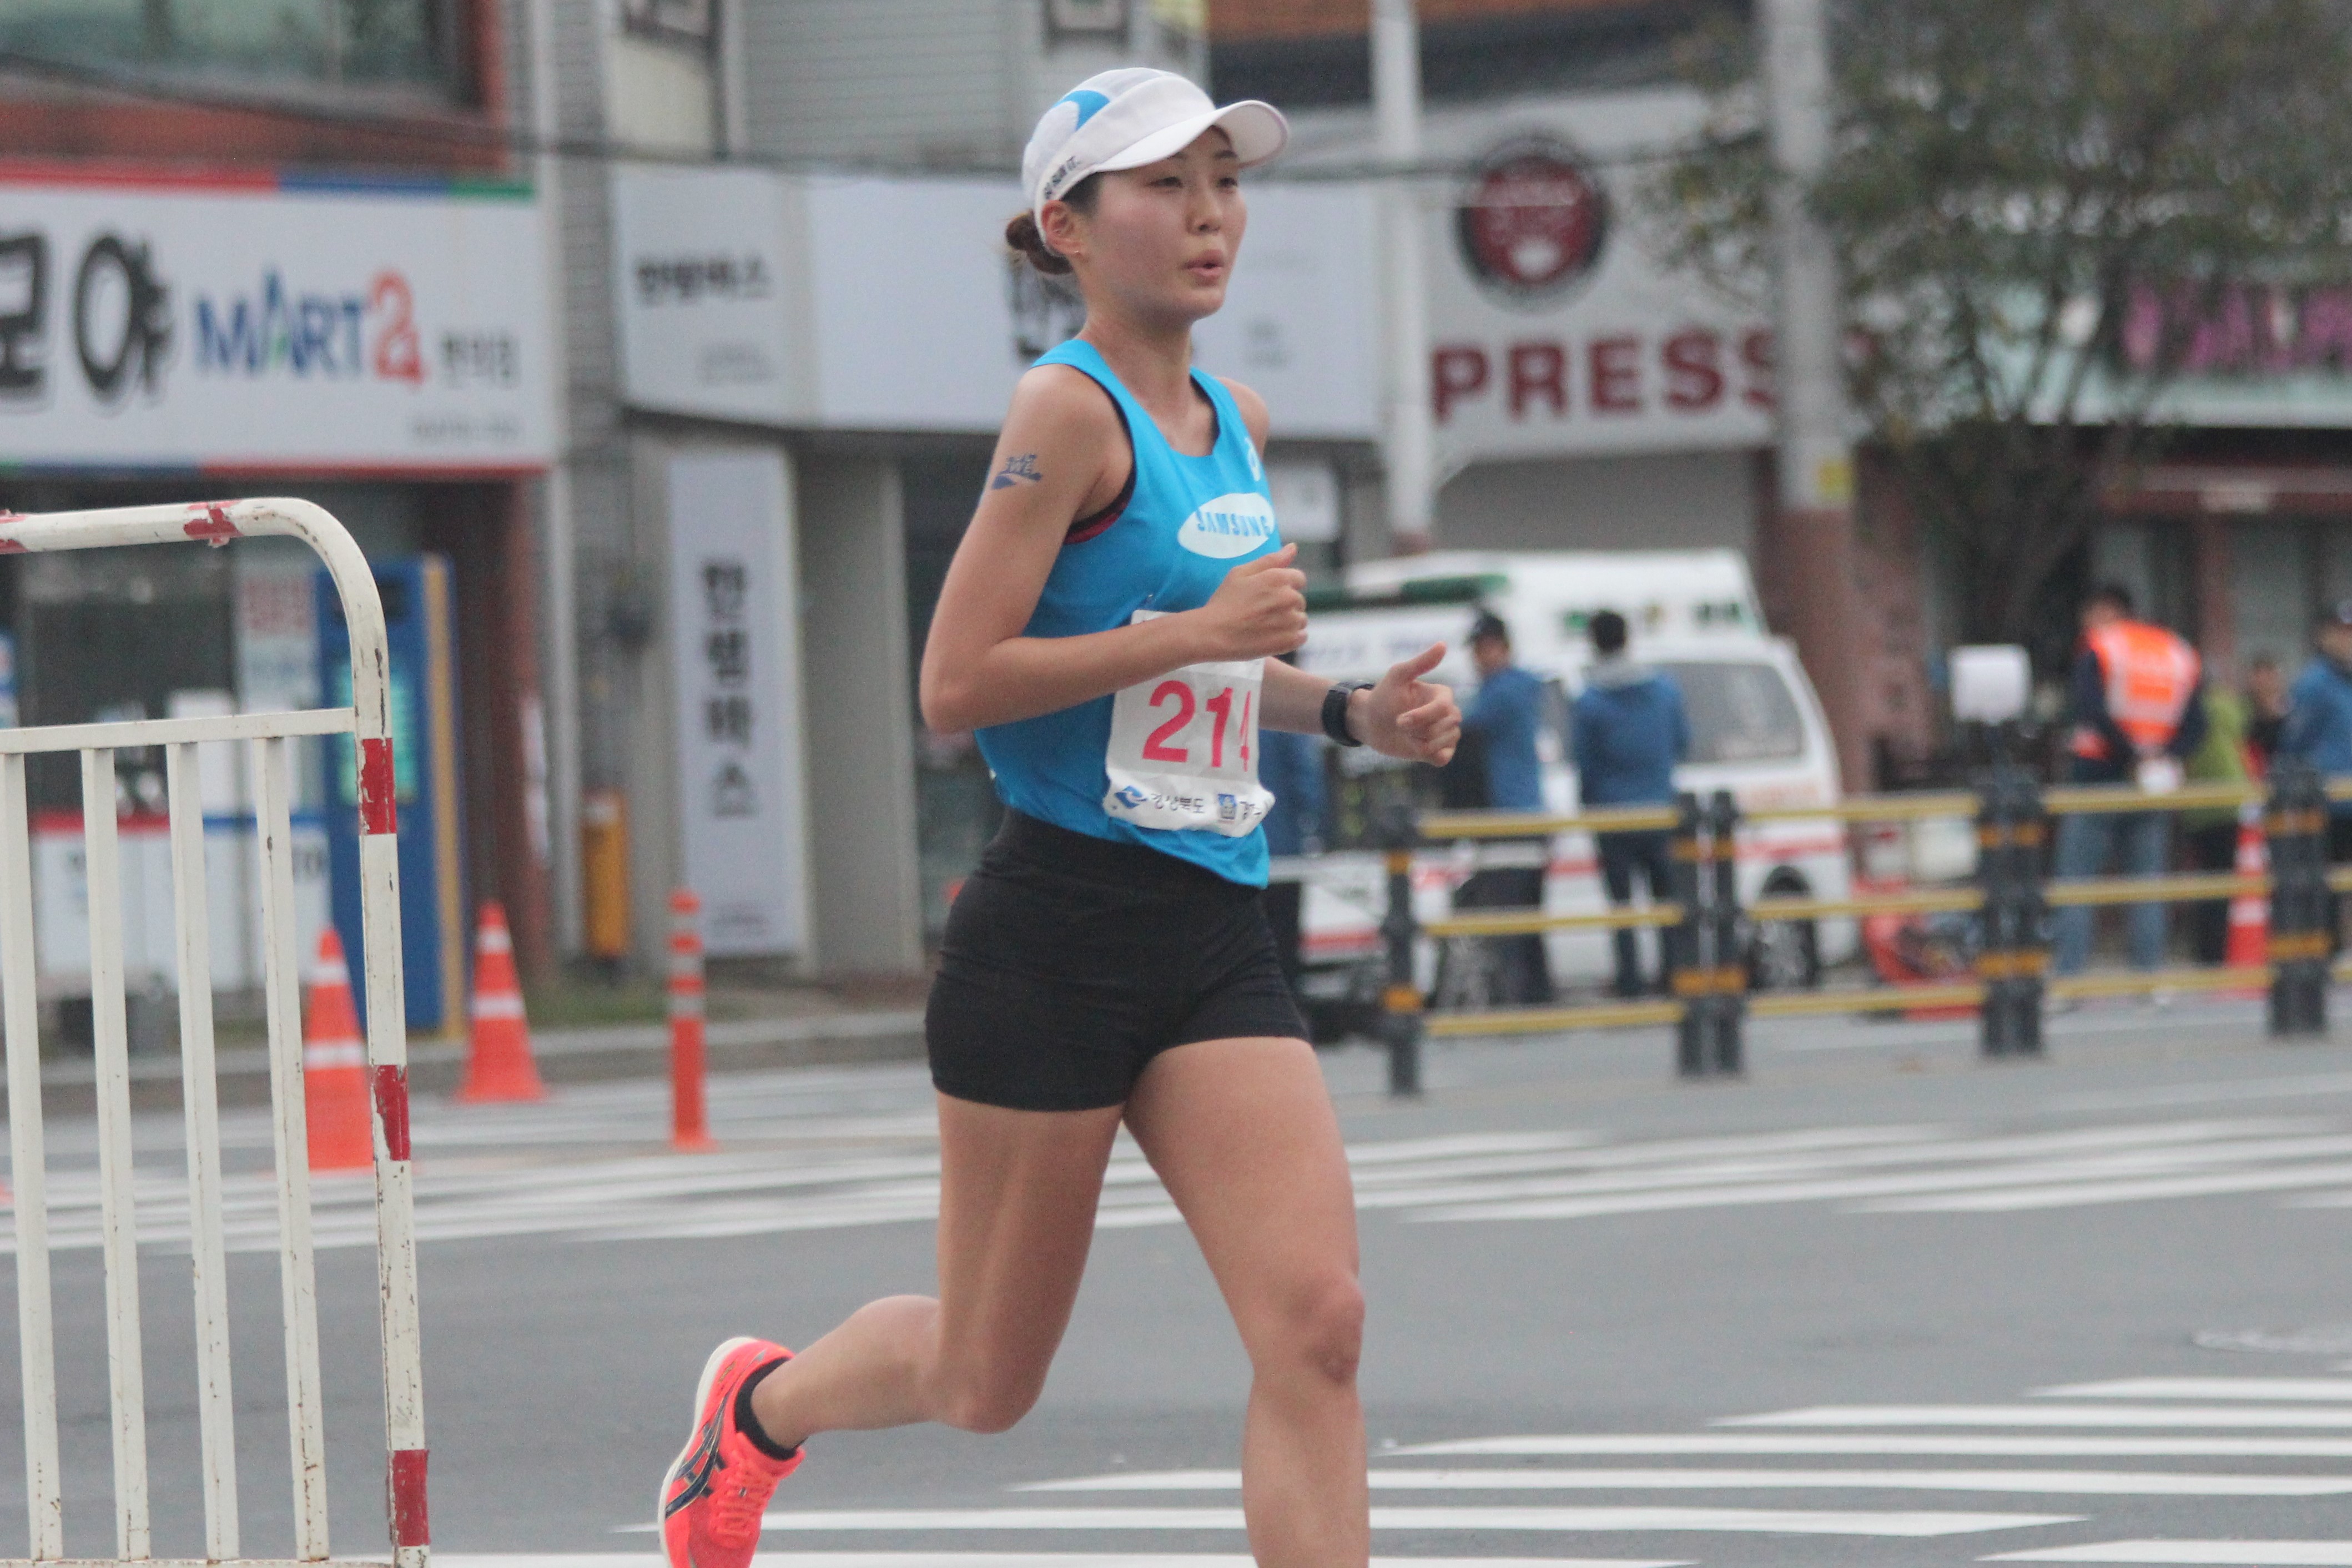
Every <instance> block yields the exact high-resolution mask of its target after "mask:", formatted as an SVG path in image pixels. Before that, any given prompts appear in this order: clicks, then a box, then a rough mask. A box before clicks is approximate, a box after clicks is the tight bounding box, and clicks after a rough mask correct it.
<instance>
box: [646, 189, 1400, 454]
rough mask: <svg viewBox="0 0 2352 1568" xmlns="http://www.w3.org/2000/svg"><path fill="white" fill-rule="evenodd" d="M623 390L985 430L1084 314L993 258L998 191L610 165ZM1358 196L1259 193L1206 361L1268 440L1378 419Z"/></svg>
mask: <svg viewBox="0 0 2352 1568" xmlns="http://www.w3.org/2000/svg"><path fill="white" fill-rule="evenodd" d="M613 192H614V204H613V206H614V224H615V226H616V239H617V245H616V255H617V260H616V264H615V265H616V268H617V276H616V277H615V279H614V282H615V285H616V298H618V300H619V302H620V310H621V340H622V346H623V352H624V366H625V382H626V386H627V391H628V397H629V400H630V401H631V402H635V403H636V404H637V405H638V406H640V407H644V408H649V409H659V410H662V411H664V412H671V413H698V414H709V415H712V416H715V417H719V418H723V419H740V420H747V421H752V422H756V423H769V424H778V425H792V426H814V427H821V428H828V429H853V430H905V431H960V432H971V433H982V432H988V431H993V430H994V429H996V427H997V426H998V424H1000V423H1002V422H1003V418H1004V410H1005V405H1006V404H1007V403H1008V402H1010V401H1011V398H1012V396H1013V382H1015V381H1017V380H1019V379H1020V376H1021V373H1022V371H1025V370H1027V369H1028V368H1029V365H1030V363H1031V362H1032V361H1034V360H1035V358H1036V357H1037V356H1038V355H1039V354H1040V353H1043V352H1044V351H1045V350H1047V349H1049V348H1051V347H1053V346H1054V345H1055V343H1058V342H1060V341H1061V340H1063V339H1065V338H1067V337H1069V336H1070V335H1071V334H1072V333H1074V332H1075V331H1076V330H1077V329H1078V327H1079V326H1080V325H1081V324H1082V322H1083V321H1084V319H1085V317H1084V312H1083V310H1082V309H1081V308H1080V307H1079V305H1078V301H1077V297H1076V293H1075V291H1073V290H1072V289H1071V288H1070V287H1068V285H1066V284H1065V283H1058V282H1055V281H1054V280H1049V279H1046V278H1044V277H1040V276H1039V275H1038V274H1036V273H1035V272H1034V271H1033V270H1031V269H1030V268H1029V267H1027V266H1026V264H1016V263H1015V262H1014V260H1013V258H1012V257H1011V256H1009V255H1008V254H1007V253H1006V251H1005V248H1004V243H1003V235H1004V221H1005V219H1006V218H1007V217H1009V216H1011V215H1012V214H1013V213H1014V212H1016V211H1018V210H1019V209H1020V206H1021V195H1020V192H1019V189H1018V188H1017V187H1016V186H1015V185H1013V183H1010V182H998V181H994V180H976V179H958V180H944V179H943V180H879V179H835V178H826V179H814V180H803V179H796V178H793V177H790V176H785V175H781V174H771V173H762V172H748V171H731V170H730V171H710V170H682V169H660V168H646V167H627V166H624V167H622V168H620V169H618V170H616V171H615V172H614V183H613ZM1373 241H1374V235H1373V228H1372V216H1371V202H1370V196H1369V194H1368V193H1366V192H1365V191H1363V190H1362V189H1360V188H1357V187H1351V186H1321V185H1318V186H1303V185H1300V186H1281V185H1270V184H1262V185H1258V186H1256V187H1255V188H1254V189H1253V190H1252V191H1251V193H1250V222H1249V228H1248V231H1247V234H1246V235H1245V236H1244V242H1243V246H1242V257H1243V259H1242V262H1241V265H1240V266H1239V267H1238V268H1236V270H1235V272H1234V283H1233V289H1232V293H1231V295H1230V296H1229V297H1228V298H1227V301H1226V304H1225V308H1223V310H1222V311H1220V312H1219V313H1218V314H1217V315H1215V316H1213V317H1212V318H1210V319H1208V320H1206V321H1203V322H1202V323H1201V325H1200V327H1199V328H1198V329H1196V331H1195V335H1194V336H1195V342H1196V344H1197V346H1198V350H1199V354H1200V361H1201V363H1202V366H1203V367H1204V368H1206V369H1208V370H1210V371H1214V372H1216V373H1218V374H1220V375H1226V376H1231V377H1234V379H1236V380H1239V381H1244V382H1248V383H1249V384H1250V385H1251V386H1253V387H1255V388H1256V389H1257V390H1258V391H1259V392H1262V393H1263V394H1265V399H1266V402H1267V403H1268V405H1269V406H1270V407H1271V408H1272V409H1273V411H1274V423H1275V433H1276V434H1277V435H1285V436H1300V437H1327V438H1339V439H1349V438H1361V437H1363V436H1365V435H1366V434H1369V433H1370V431H1371V430H1372V429H1373V428H1374V426H1375V425H1376V423H1377V422H1378V419H1379V406H1380V398H1379V385H1378V379H1377V378H1378V374H1379V361H1378V352H1379V343H1378V340H1377V338H1376V336H1374V335H1373V334H1372V333H1371V331H1370V325H1369V324H1370V321H1371V319H1372V313H1373V310H1374V303H1373V294H1372V288H1373V280H1372V267H1373V263H1374V256H1375V252H1374V248H1373Z"/></svg>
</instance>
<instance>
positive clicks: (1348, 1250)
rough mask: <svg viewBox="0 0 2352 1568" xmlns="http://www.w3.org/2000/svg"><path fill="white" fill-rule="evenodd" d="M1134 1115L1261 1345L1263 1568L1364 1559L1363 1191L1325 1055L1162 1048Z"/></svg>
mask: <svg viewBox="0 0 2352 1568" xmlns="http://www.w3.org/2000/svg"><path fill="white" fill-rule="evenodd" d="M1127 1124H1128V1127H1129V1130H1130V1131H1131V1132H1133V1133H1134V1134H1135V1137H1136V1141H1137V1142H1138V1143H1139V1144H1141V1145H1142V1146H1143V1152H1144V1154H1145V1155H1146V1156H1147V1157H1148V1158H1150V1161H1151V1165H1152V1168H1153V1169H1155V1170H1156V1171H1158V1172H1159V1173H1160V1180H1161V1181H1162V1182H1163V1183H1165V1184H1166V1185H1167V1187H1168V1191H1169V1194H1170V1196H1171V1197H1173V1198H1174V1199H1175V1200H1176V1207H1178V1208H1179V1209H1180V1210H1181V1211H1182V1213H1183V1215H1184V1218H1185V1221H1186V1222H1187V1223H1188V1224H1190V1225H1191V1226H1192V1235H1193V1237H1194V1238H1195V1239H1197V1240H1198V1241H1199V1242H1200V1245H1201V1251H1202V1255H1203V1256H1204V1257H1206V1258H1207V1260H1208V1262H1209V1268H1210V1270H1211V1272H1213V1274H1214V1275H1215V1276H1216V1279H1217V1284H1218V1288H1219V1289H1220V1290H1222V1291H1223V1292H1224V1297H1225V1304H1226V1305H1227V1307H1228V1308H1230V1309H1231V1310H1232V1312H1233V1314H1234V1324H1235V1326H1237V1327H1238V1328H1239V1329H1240V1330H1241V1336H1242V1343H1243V1344H1244V1347H1245V1348H1246V1349H1247V1350H1248V1352H1249V1357H1250V1364H1251V1367H1252V1369H1253V1373H1254V1377H1253V1381H1252V1383H1251V1386H1250V1400H1249V1419H1248V1426H1247V1427H1246V1429H1245V1432H1244V1437H1243V1440H1242V1507H1243V1510H1244V1512H1245V1513H1246V1515H1247V1516H1248V1521H1249V1541H1250V1549H1251V1551H1252V1552H1254V1553H1255V1556H1256V1558H1257V1561H1258V1563H1259V1564H1260V1568H1360V1565H1361V1564H1362V1563H1364V1562H1365V1559H1366V1554H1367V1553H1368V1552H1370V1518H1369V1512H1368V1504H1367V1496H1366V1489H1365V1480H1364V1415H1363V1407H1362V1405H1361V1404H1360V1401H1359V1400H1358V1398H1357V1396H1356V1361H1357V1356H1358V1353H1359V1351H1360V1347H1361V1344H1362V1340H1363V1315H1364V1307H1363V1293H1362V1291H1361V1290H1360V1288H1359V1286H1358V1285H1357V1282H1356V1207H1355V1196H1354V1192H1353V1189H1352V1187H1351V1186H1350V1184H1349V1179H1348V1161H1347V1155H1346V1152H1345V1151H1344V1150H1343V1149H1342V1147H1341V1146H1340V1142H1339V1118H1338V1117H1337V1116H1336V1115H1335V1114H1334V1113H1333V1112H1332V1109H1331V1098H1330V1095H1329V1094H1328V1092H1326V1091H1325V1089H1324V1087H1323V1075H1322V1072H1321V1071H1320V1070H1319V1069H1318V1067H1317V1066H1316V1065H1315V1052H1314V1051H1313V1050H1312V1049H1311V1048H1310V1047H1309V1046H1308V1045H1307V1043H1306V1042H1305V1041H1304V1040H1208V1041H1203V1042H1202V1043H1200V1044H1195V1045H1181V1046H1178V1047H1176V1048H1175V1049H1174V1050H1172V1051H1163V1052H1161V1053H1160V1055H1159V1056H1158V1057H1156V1058H1154V1059H1153V1060H1152V1062H1151V1065H1150V1067H1148V1068H1146V1069H1145V1070H1144V1072H1143V1077H1142V1079H1141V1081H1140V1082H1138V1083H1137V1085H1136V1089H1135V1093H1134V1095H1133V1097H1132V1098H1131V1099H1129V1102H1128V1106H1127Z"/></svg>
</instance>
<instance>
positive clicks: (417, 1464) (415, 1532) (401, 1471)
mask: <svg viewBox="0 0 2352 1568" xmlns="http://www.w3.org/2000/svg"><path fill="white" fill-rule="evenodd" d="M387 1490H388V1492H389V1500H390V1502H391V1505H392V1506H391V1512H392V1543H393V1544H394V1546H430V1545H432V1544H433V1527H432V1524H431V1522H430V1521H428V1520H427V1519H426V1517H425V1449H423V1448H394V1450H393V1451H392V1480H391V1484H390V1486H389V1488H388V1489H387Z"/></svg>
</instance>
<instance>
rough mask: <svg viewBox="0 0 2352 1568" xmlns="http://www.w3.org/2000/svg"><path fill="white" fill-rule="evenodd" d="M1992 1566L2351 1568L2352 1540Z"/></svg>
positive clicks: (2172, 1548) (2039, 1558)
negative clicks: (2118, 1565) (2140, 1565)
mask: <svg viewBox="0 0 2352 1568" xmlns="http://www.w3.org/2000/svg"><path fill="white" fill-rule="evenodd" d="M1982 1561H1984V1562H1987V1563H2184V1564H2210V1565H2211V1568H2237V1565H2241V1564H2242V1565H2244V1568H2352V1541H2103V1542H2093V1543H2092V1544H2089V1545H2085V1546H2055V1547H2052V1548H2050V1549H2048V1550H2047V1551H2042V1552H2001V1553H2000V1554H1999V1555H1998V1556H1993V1557H1987V1558H1984V1559H1982Z"/></svg>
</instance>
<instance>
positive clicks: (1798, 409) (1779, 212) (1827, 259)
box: [1757, 0, 1871, 789]
mask: <svg viewBox="0 0 2352 1568" xmlns="http://www.w3.org/2000/svg"><path fill="white" fill-rule="evenodd" d="M1757 23H1758V26H1759V27H1760V28H1761V29H1762V32H1763V37H1762V38H1761V40H1760V42H1761V44H1762V49H1761V53H1762V56H1763V61H1764V100H1765V112H1766V117H1767V132H1768V136H1769V145H1770V148H1771V155H1772V162H1773V167H1774V172H1775V173H1776V174H1777V175H1778V178H1777V180H1776V181H1775V182H1774V185H1773V190H1772V239H1773V245H1772V253H1773V259H1774V264H1775V271H1776V273H1777V274H1778V277H1777V281H1778V284H1779V301H1780V310H1779V317H1778V319H1777V320H1776V321H1775V323H1774V326H1775V329H1776V338H1777V340H1778V341H1777V357H1778V361H1779V371H1778V375H1777V378H1776V379H1777V382H1778V385H1779V402H1780V441H1779V457H1780V463H1779V468H1780V486H1779V491H1780V493H1779V497H1778V500H1779V505H1780V527H1779V528H1778V530H1777V532H1776V537H1777V538H1778V540H1779V544H1780V552H1781V556H1782V559H1781V560H1780V563H1779V567H1780V579H1781V580H1782V581H1784V582H1788V583H1791V584H1794V585H1795V590H1796V591H1795V592H1794V593H1793V594H1792V595H1791V596H1790V600H1789V609H1790V622H1791V624H1790V631H1791V632H1794V633H1795V636H1796V641H1797V652H1798V653H1799V654H1800V655H1801V657H1802V658H1803V660H1804V662H1805V668H1806V670H1807V672H1808V673H1809V674H1811V676H1812V679H1813V685H1814V688H1815V689H1816V690H1817V691H1819V692H1820V693H1821V696H1822V706H1824V707H1825V708H1826V709H1828V715H1829V721H1830V733H1831V735H1832V737H1834V739H1835V740H1836V743H1837V749H1838V763H1839V770H1840V772H1841V773H1842V774H1843V777H1844V779H1845V787H1846V788H1847V789H1867V788H1868V787H1869V785H1870V783H1871V767H1870V747H1869V746H1868V744H1867V737H1866V735H1865V733H1864V730H1865V727H1866V725H1865V719H1864V692H1865V686H1864V681H1865V679H1866V669H1867V653H1866V650H1867V648H1868V646H1869V640H1868V639H1867V638H1866V637H1865V636H1864V604H1863V600H1862V592H1861V588H1860V584H1859V583H1858V581H1857V580H1856V577H1855V569H1854V533H1853V444H1852V433H1853V421H1852V416H1851V414H1850V413H1849V412H1848V410H1847V407H1846V400H1845V383H1844V379H1843V378H1844V369H1843V365H1842V363H1841V362H1840V353H1839V347H1840V340H1841V339H1842V337H1843V330H1844V329H1843V320H1844V313H1843V309H1842V308H1841V302H1840V290H1839V282H1838V267H1837V256H1836V253H1835V252H1834V251H1833V250H1832V248H1831V246H1830V238H1829V235H1828V234H1827V232H1826V231H1824V230H1823V228H1822V225H1821V224H1820V223H1819V222H1818V221H1816V220H1815V218H1814V217H1813V214H1812V213H1811V210H1810V208H1808V206H1807V205H1806V196H1807V193H1809V192H1810V191H1811V189H1812V186H1813V183H1814V182H1815V181H1816V180H1817V179H1818V178H1819V177H1820V175H1821V172H1822V169H1823V168H1824V167H1826V166H1827V164H1828V162H1829V154H1830V66H1829V40H1828V37H1827V30H1826V27H1825V25H1824V23H1823V20H1822V0H1761V3H1760V4H1759V5H1758V6H1757Z"/></svg>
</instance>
